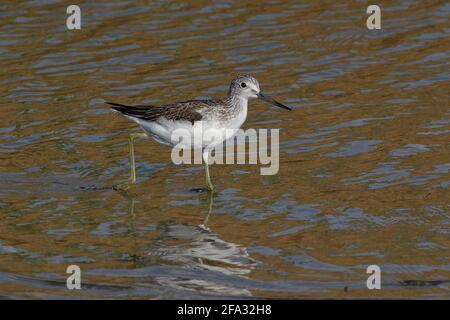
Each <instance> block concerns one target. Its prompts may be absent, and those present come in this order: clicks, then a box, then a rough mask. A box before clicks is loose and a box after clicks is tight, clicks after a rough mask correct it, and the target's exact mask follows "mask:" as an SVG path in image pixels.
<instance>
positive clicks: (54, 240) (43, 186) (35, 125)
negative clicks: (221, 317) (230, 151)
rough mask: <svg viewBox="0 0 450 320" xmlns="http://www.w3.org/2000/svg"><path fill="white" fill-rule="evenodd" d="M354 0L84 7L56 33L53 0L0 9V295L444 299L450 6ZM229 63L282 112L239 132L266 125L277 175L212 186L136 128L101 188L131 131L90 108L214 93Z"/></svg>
mask: <svg viewBox="0 0 450 320" xmlns="http://www.w3.org/2000/svg"><path fill="white" fill-rule="evenodd" d="M321 2H322V1H321ZM365 5H366V4H365V3H363V2H353V3H348V4H344V3H340V4H338V3H335V1H323V2H322V3H321V4H318V3H317V2H316V1H309V2H304V3H303V4H296V3H295V2H294V1H292V2H288V1H271V2H267V3H265V4H262V3H259V2H257V3H249V2H239V1H235V2H225V3H223V4H218V3H216V4H211V3H210V2H207V1H198V2H197V4H184V5H182V4H177V3H166V2H151V3H145V4H144V3H141V2H134V1H120V2H107V1H97V3H96V4H93V3H89V4H88V3H86V4H80V6H81V10H82V19H83V20H82V30H81V31H69V30H67V29H66V25H65V19H66V17H67V15H66V13H65V9H66V4H65V3H63V2H60V1H39V0H37V1H36V0H34V1H27V2H22V3H17V2H16V1H6V2H5V1H3V2H2V4H0V58H1V60H0V61H1V62H0V64H1V65H0V66H1V70H2V72H1V74H0V107H1V117H0V181H1V185H0V217H1V223H0V296H1V297H7V298H73V297H75V298H80V297H82V298H159V299H163V298H213V297H287V298H303V297H313V298H315V297H342V298H347V297H349V298H354V297H358V298H360V297H377V298H379V297H424V298H449V297H450V294H449V289H450V259H449V251H448V245H449V234H450V219H449V209H450V201H449V200H450V192H449V186H450V153H449V141H450V139H449V137H450V109H449V96H448V92H449V90H448V88H449V80H450V74H449V71H448V70H449V61H450V60H449V57H450V47H449V33H450V29H449V24H448V16H449V15H450V5H449V4H448V3H447V2H446V1H426V2H423V1H389V2H383V3H381V2H380V6H381V9H382V19H383V20H382V30H379V31H369V30H367V28H366V26H365V19H366V17H367V15H366V14H365V10H366V7H365ZM237 73H250V74H252V75H254V76H255V77H256V78H257V79H258V80H259V81H260V84H261V87H262V88H263V89H265V90H266V91H267V92H269V93H271V94H273V95H274V96H275V97H277V98H278V99H279V100H280V101H282V102H284V103H285V104H287V105H289V106H291V107H293V108H294V110H293V111H291V112H287V111H285V110H281V109H276V108H270V107H269V106H268V105H266V104H264V103H261V102H259V101H254V102H252V103H251V107H250V112H249V115H248V119H247V122H246V124H245V125H244V128H280V129H281V130H280V145H281V148H280V171H279V173H278V175H276V176H261V175H260V174H259V169H260V166H255V165H215V166H213V167H212V168H211V170H212V177H213V181H214V182H215V184H216V187H217V189H218V192H217V194H216V195H215V196H214V197H213V198H211V197H209V196H208V194H207V193H206V192H200V191H199V190H197V189H198V188H201V187H203V185H204V171H203V168H202V167H201V166H199V165H182V166H175V165H173V164H172V163H171V160H170V152H171V151H170V149H168V148H166V147H162V146H160V145H158V144H157V143H155V142H153V141H150V140H148V141H139V142H137V143H136V157H137V163H138V167H137V170H138V182H137V184H136V185H135V186H133V187H132V188H131V189H130V190H129V191H128V192H126V193H120V192H117V191H115V190H113V189H112V186H113V185H115V184H117V183H123V182H126V179H127V178H128V174H129V172H128V149H127V137H128V134H129V133H130V132H138V128H136V125H134V124H133V123H132V122H130V121H128V120H127V119H124V118H121V117H120V116H118V115H116V114H113V113H112V112H110V110H109V108H108V107H107V106H106V105H105V104H104V103H103V101H105V100H112V101H118V102H122V103H151V104H164V103H168V102H173V101H182V100H188V99H192V98H200V97H220V96H222V95H223V94H225V93H226V90H227V87H228V83H229V81H230V80H231V78H232V77H233V76H234V75H235V74H237ZM208 212H209V214H208ZM71 264H76V265H79V266H80V268H81V270H82V288H83V290H81V291H76V290H74V291H69V290H67V289H66V287H65V281H66V277H67V276H68V275H67V274H66V273H65V271H66V268H67V266H68V265H71ZM372 264H376V265H378V266H380V268H381V272H382V289H381V290H368V289H367V288H366V280H367V277H368V275H367V274H366V268H367V266H369V265H372Z"/></svg>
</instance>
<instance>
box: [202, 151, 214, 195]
mask: <svg viewBox="0 0 450 320" xmlns="http://www.w3.org/2000/svg"><path fill="white" fill-rule="evenodd" d="M203 161H204V162H205V171H206V185H207V187H208V190H209V191H214V186H213V184H212V182H211V177H210V176H209V165H208V150H204V151H203Z"/></svg>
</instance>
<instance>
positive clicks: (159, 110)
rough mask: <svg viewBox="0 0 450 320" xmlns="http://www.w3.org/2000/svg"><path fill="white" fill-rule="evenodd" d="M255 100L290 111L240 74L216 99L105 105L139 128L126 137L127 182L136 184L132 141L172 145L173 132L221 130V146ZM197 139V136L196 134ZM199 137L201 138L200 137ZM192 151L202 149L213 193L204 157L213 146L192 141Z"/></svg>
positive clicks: (249, 78) (205, 160)
mask: <svg viewBox="0 0 450 320" xmlns="http://www.w3.org/2000/svg"><path fill="white" fill-rule="evenodd" d="M256 98H259V99H261V100H263V101H265V102H268V103H270V104H271V105H274V106H277V107H280V108H283V109H286V110H291V108H289V107H287V106H285V105H284V104H281V103H279V102H278V101H276V100H274V99H272V98H271V97H269V96H268V95H266V94H263V93H262V92H261V90H260V89H259V83H258V81H257V80H256V79H255V78H254V77H252V76H249V75H240V76H238V77H236V78H234V79H233V81H231V85H230V88H229V90H228V95H227V96H226V97H225V98H223V99H220V100H189V101H184V102H177V103H173V104H168V105H162V106H150V105H135V106H129V105H124V104H120V103H114V102H106V103H107V104H110V105H112V109H114V110H115V111H118V112H119V113H121V114H122V115H124V116H125V117H127V118H129V119H131V120H133V121H134V122H136V123H137V124H139V125H140V126H141V128H142V129H143V130H144V132H143V133H133V134H131V135H130V137H129V139H128V142H129V151H130V167H131V177H130V182H131V183H132V184H133V183H135V182H136V169H135V159H134V141H135V140H136V139H137V138H141V137H147V136H150V137H152V138H153V139H154V140H156V141H157V142H159V143H161V144H164V145H168V146H172V147H173V146H175V142H174V141H173V139H172V136H173V133H174V131H175V130H177V129H179V128H183V129H185V130H188V131H189V132H191V133H192V136H195V133H194V132H195V131H198V130H200V132H206V131H207V130H209V129H214V130H221V131H223V134H222V135H221V137H222V140H221V141H216V142H215V143H216V144H217V143H221V142H223V141H224V140H227V139H229V138H231V137H232V136H233V135H234V134H235V133H236V132H237V131H238V130H239V128H240V127H241V126H242V124H243V123H244V122H245V119H246V118H247V105H248V100H250V99H256ZM197 136H198V135H197ZM200 136H201V135H200ZM191 143H192V145H191V146H190V147H192V148H201V149H202V158H203V162H204V164H205V171H206V185H207V187H208V190H209V191H213V190H214V186H213V184H212V182H211V178H210V175H209V166H208V156H209V154H210V152H211V149H212V147H213V146H214V145H212V144H211V142H210V141H205V140H202V141H200V142H199V144H197V142H195V141H192V142H191Z"/></svg>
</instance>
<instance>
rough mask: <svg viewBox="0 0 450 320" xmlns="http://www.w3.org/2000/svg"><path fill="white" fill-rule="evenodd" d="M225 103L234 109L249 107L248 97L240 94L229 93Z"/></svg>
mask: <svg viewBox="0 0 450 320" xmlns="http://www.w3.org/2000/svg"><path fill="white" fill-rule="evenodd" d="M225 102H226V103H225V104H226V105H228V106H229V107H230V108H232V109H247V105H248V99H247V98H245V97H242V96H239V95H228V96H227V97H226V98H225Z"/></svg>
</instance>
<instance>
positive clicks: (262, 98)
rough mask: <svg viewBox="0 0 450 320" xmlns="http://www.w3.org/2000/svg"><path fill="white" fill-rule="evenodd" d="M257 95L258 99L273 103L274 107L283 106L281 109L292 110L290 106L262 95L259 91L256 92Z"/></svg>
mask: <svg viewBox="0 0 450 320" xmlns="http://www.w3.org/2000/svg"><path fill="white" fill-rule="evenodd" d="M257 95H258V98H259V99H261V100H263V101H265V102H268V103H270V104H271V105H273V106H276V107H279V108H283V109H286V110H292V109H291V108H289V107H287V106H285V105H284V104H281V103H279V102H278V101H276V100H274V99H272V98H271V97H269V96H268V95H264V94H262V93H261V92H260V93H257Z"/></svg>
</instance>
